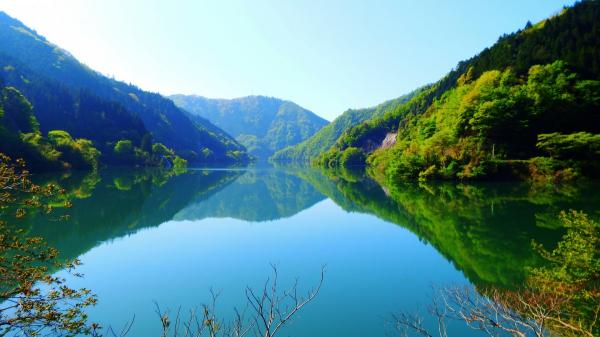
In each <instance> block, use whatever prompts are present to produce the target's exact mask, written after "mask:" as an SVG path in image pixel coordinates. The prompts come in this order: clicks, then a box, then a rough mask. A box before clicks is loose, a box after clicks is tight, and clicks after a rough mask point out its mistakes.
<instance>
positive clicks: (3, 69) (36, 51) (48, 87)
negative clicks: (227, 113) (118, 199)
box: [0, 12, 247, 163]
mask: <svg viewBox="0 0 600 337" xmlns="http://www.w3.org/2000/svg"><path fill="white" fill-rule="evenodd" d="M0 77H2V78H4V81H5V83H6V85H9V86H13V87H16V88H17V89H19V90H20V91H21V92H23V94H24V95H25V96H26V97H28V98H29V99H30V100H31V103H32V104H33V109H34V113H35V115H36V117H37V118H38V120H39V121H40V128H41V129H42V131H47V130H50V129H55V128H60V129H64V130H66V131H68V132H69V133H71V134H73V135H74V136H76V137H83V138H88V139H90V140H92V141H93V142H94V144H95V145H96V146H97V147H98V148H100V149H101V151H102V152H103V153H105V154H106V153H107V151H106V149H107V148H112V147H114V145H115V144H116V143H117V142H118V141H120V140H124V141H131V142H132V144H133V146H135V147H139V148H142V149H145V150H147V151H148V150H150V147H151V144H152V143H153V142H160V143H162V144H164V145H166V146H167V147H169V148H171V149H173V150H174V151H175V152H176V153H177V154H179V155H181V156H183V157H185V158H187V159H188V160H190V161H193V162H198V163H208V162H239V161H244V160H246V159H247V156H246V155H245V150H244V148H243V146H242V145H240V144H239V143H238V142H236V141H235V140H234V139H233V138H231V137H230V136H229V135H227V134H226V133H225V132H224V131H222V130H221V129H219V128H218V127H216V126H214V125H213V124H211V123H210V122H208V121H206V120H203V119H196V120H194V121H192V120H190V118H188V116H187V115H186V114H185V113H184V112H183V111H182V110H181V109H179V108H177V107H176V106H175V105H174V104H173V102H172V101H171V100H169V99H167V98H164V97H163V96H161V95H160V94H157V93H150V92H147V91H143V90H142V89H140V88H138V87H136V86H134V85H131V84H126V83H123V82H120V81H116V80H114V79H111V78H108V77H106V76H104V75H102V74H100V73H98V72H96V71H94V70H92V69H90V68H89V67H87V66H85V65H83V64H81V63H80V62H79V61H78V60H77V59H75V58H74V57H73V56H72V55H71V54H69V53H68V52H67V51H65V50H63V49H61V48H60V47H58V46H56V45H54V44H52V43H51V42H49V41H47V40H46V39H45V38H44V37H43V36H41V35H39V34H38V33H36V32H35V31H33V30H31V29H30V28H28V27H26V26H25V25H23V24H22V23H21V22H20V21H18V20H15V19H13V18H11V17H10V16H8V15H6V14H5V13H3V12H0Z"/></svg>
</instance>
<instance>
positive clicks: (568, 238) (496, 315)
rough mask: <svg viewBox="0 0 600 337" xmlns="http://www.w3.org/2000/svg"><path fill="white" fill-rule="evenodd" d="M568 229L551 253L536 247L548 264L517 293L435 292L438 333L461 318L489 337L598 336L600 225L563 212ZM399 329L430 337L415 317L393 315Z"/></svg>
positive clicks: (489, 290)
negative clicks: (500, 336)
mask: <svg viewBox="0 0 600 337" xmlns="http://www.w3.org/2000/svg"><path fill="white" fill-rule="evenodd" d="M560 220H561V222H562V223H563V225H564V226H565V227H566V228H567V234H566V235H565V236H563V238H562V240H561V241H560V242H559V243H558V246H557V247H556V248H555V249H554V250H553V251H551V252H550V251H547V250H546V249H544V248H543V247H542V246H541V245H536V247H537V249H538V251H540V252H541V255H542V257H544V258H545V259H546V260H547V262H548V265H546V266H542V267H537V268H534V269H533V270H531V273H530V275H529V277H528V279H527V280H526V282H525V284H524V286H522V287H521V288H519V289H516V290H505V289H499V288H494V287H492V288H484V289H481V290H480V292H479V293H478V292H477V291H475V290H473V289H469V288H464V289H463V288H457V287H450V288H446V289H442V290H441V291H439V292H438V293H436V294H435V296H434V299H433V304H432V306H431V308H430V310H429V312H430V313H431V315H432V316H433V317H434V318H435V319H436V321H437V322H436V323H437V326H438V333H437V335H438V336H440V337H445V336H448V331H447V323H446V322H447V320H450V319H451V320H458V321H462V322H463V323H465V324H466V325H467V326H468V327H469V328H471V329H474V330H478V331H480V332H482V333H486V334H487V335H489V336H497V335H504V334H506V335H510V336H518V337H526V336H536V337H545V336H564V337H571V336H573V337H575V336H588V337H594V336H598V333H599V332H600V329H599V326H600V324H599V321H598V318H599V317H600V284H599V280H600V263H599V262H598V255H599V253H600V248H599V247H600V227H599V226H598V224H596V223H594V222H593V221H591V220H590V219H589V218H588V217H587V216H586V215H585V214H584V213H582V212H576V211H570V212H569V213H566V212H562V213H561V215H560ZM394 319H395V324H396V326H397V327H398V328H399V329H400V330H401V331H403V332H404V333H405V334H406V335H407V333H408V331H412V332H415V333H416V334H419V335H422V336H428V337H432V336H434V333H433V332H429V330H428V329H427V328H426V327H425V326H424V325H423V320H422V319H421V318H420V317H418V316H414V315H408V314H406V313H400V314H398V315H395V316H394Z"/></svg>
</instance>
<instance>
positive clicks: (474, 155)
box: [317, 1, 600, 183]
mask: <svg viewBox="0 0 600 337" xmlns="http://www.w3.org/2000/svg"><path fill="white" fill-rule="evenodd" d="M317 164H319V165H322V166H327V167H335V166H352V165H364V164H366V165H367V166H368V167H369V170H368V171H369V172H370V173H372V174H373V175H374V176H376V177H377V178H378V179H379V178H381V179H385V180H387V181H388V182H391V183H397V182H398V181H400V180H406V179H419V180H426V179H481V178H491V177H494V178H499V177H502V178H505V177H510V178H515V177H517V178H525V179H532V180H535V181H553V182H557V181H563V180H571V179H573V178H577V177H579V176H597V175H598V172H600V2H598V1H583V2H579V3H577V4H575V5H574V6H573V7H570V8H565V9H564V10H563V11H561V12H560V13H559V14H557V15H555V16H553V17H551V18H548V19H546V20H543V21H541V22H539V23H537V24H535V25H532V24H531V23H528V24H527V25H526V26H525V28H524V29H522V30H519V31H517V32H515V33H513V34H510V35H504V36H502V37H500V38H499V40H498V42H496V43H495V44H494V45H493V46H492V47H490V48H486V49H485V50H483V51H482V52H481V53H480V54H478V55H476V56H474V57H473V58H471V59H469V60H466V61H463V62H460V63H459V64H458V66H457V67H456V68H455V69H454V70H452V71H451V72H450V73H448V75H446V76H445V77H444V78H442V79H441V80H439V81H438V82H436V83H434V84H433V85H431V86H430V87H428V88H427V89H426V90H424V91H422V92H420V93H418V94H417V95H415V96H414V97H413V98H412V99H410V100H409V101H408V102H406V103H404V104H401V105H399V106H397V107H396V108H395V109H393V110H391V111H387V112H386V113H385V114H384V115H383V116H379V117H375V118H372V119H369V120H367V121H365V122H363V123H361V124H359V125H357V126H355V127H353V128H351V129H349V130H348V131H347V132H345V133H344V134H343V135H342V136H341V137H340V138H339V139H338V140H337V141H336V144H335V145H334V146H333V147H332V148H331V149H330V150H329V151H327V152H326V153H323V154H321V156H320V157H319V158H318V160H317Z"/></svg>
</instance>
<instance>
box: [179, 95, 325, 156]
mask: <svg viewBox="0 0 600 337" xmlns="http://www.w3.org/2000/svg"><path fill="white" fill-rule="evenodd" d="M170 98H171V99H172V100H173V101H174V102H175V104H176V105H177V106H179V107H181V108H182V109H184V110H186V111H188V112H189V113H190V115H191V116H192V118H193V119H194V120H197V119H199V118H206V119H208V120H209V121H211V122H212V123H214V124H215V125H217V126H218V127H220V128H222V129H223V130H225V131H226V132H227V133H229V134H230V135H232V136H233V137H235V139H236V140H237V141H238V142H240V143H241V144H243V145H244V146H245V147H246V148H247V149H248V151H249V152H250V153H251V154H253V155H254V156H256V157H258V158H261V159H267V158H269V157H270V156H271V155H272V154H273V153H275V151H278V150H280V149H283V148H285V147H286V146H290V145H294V144H297V143H299V142H301V141H303V140H305V139H307V138H308V137H310V136H312V135H313V134H314V133H315V132H317V131H318V130H319V129H321V128H322V127H323V126H324V125H326V124H327V123H328V122H327V121H326V120H325V119H323V118H321V117H319V116H317V115H316V114H314V113H313V112H312V111H309V110H306V109H304V108H302V107H300V106H298V105H297V104H295V103H293V102H290V101H284V100H281V99H277V98H273V97H265V96H248V97H241V98H235V99H210V98H205V97H202V96H186V95H173V96H170Z"/></svg>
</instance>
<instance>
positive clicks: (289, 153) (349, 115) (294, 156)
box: [271, 88, 424, 164]
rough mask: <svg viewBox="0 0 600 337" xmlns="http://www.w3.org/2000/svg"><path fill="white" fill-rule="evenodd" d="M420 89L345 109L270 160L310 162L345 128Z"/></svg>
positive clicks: (376, 115) (389, 106) (383, 110)
mask: <svg viewBox="0 0 600 337" xmlns="http://www.w3.org/2000/svg"><path fill="white" fill-rule="evenodd" d="M422 90H424V88H421V89H417V90H415V91H413V92H411V93H409V94H407V95H403V96H400V97H398V98H396V99H393V100H390V101H387V102H384V103H381V104H379V105H377V106H376V107H373V108H367V109H349V110H346V111H345V112H344V113H342V114H341V115H340V116H338V117H336V119H334V120H333V121H332V122H331V123H329V124H328V125H326V126H324V127H323V128H321V129H320V130H319V131H317V132H316V133H315V134H314V135H312V136H311V137H310V138H309V139H307V140H305V141H303V142H301V143H299V144H297V145H294V146H289V147H287V148H285V149H282V150H280V151H278V152H276V153H275V154H274V155H273V157H272V158H271V160H272V161H273V162H276V163H300V164H302V163H310V162H311V161H313V160H314V159H316V157H317V156H318V155H319V154H321V153H323V152H325V151H327V150H328V149H329V148H330V147H331V146H333V145H334V144H335V141H336V140H337V139H338V138H339V137H340V136H341V135H342V134H343V133H344V132H345V131H346V130H348V129H350V128H351V127H353V126H355V125H357V124H360V123H361V122H363V121H365V120H367V119H369V118H375V117H378V116H382V115H384V114H385V113H386V112H387V111H390V110H392V109H394V108H396V107H397V106H398V105H400V104H403V103H406V102H407V101H408V100H410V99H411V98H412V97H413V96H414V95H416V94H417V93H418V92H420V91H422Z"/></svg>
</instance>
